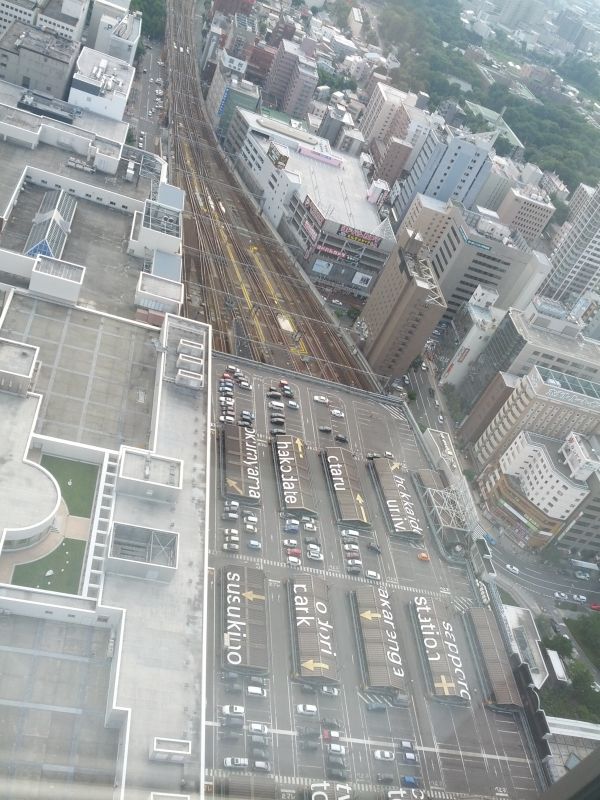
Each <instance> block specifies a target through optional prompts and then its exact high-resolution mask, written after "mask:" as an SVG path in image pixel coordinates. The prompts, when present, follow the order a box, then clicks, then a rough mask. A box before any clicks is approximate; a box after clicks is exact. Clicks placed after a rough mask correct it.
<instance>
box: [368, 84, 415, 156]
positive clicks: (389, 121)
mask: <svg viewBox="0 0 600 800" xmlns="http://www.w3.org/2000/svg"><path fill="white" fill-rule="evenodd" d="M416 101H417V95H416V94H407V93H406V92H401V91H400V89H395V88H394V87H393V86H389V85H388V84H387V83H377V84H376V85H375V88H374V89H373V93H372V94H371V97H370V99H369V102H368V103H367V107H366V108H365V113H364V114H363V117H362V119H361V122H360V129H361V131H362V134H363V136H364V137H365V141H367V142H370V141H371V140H372V139H384V138H385V137H386V136H387V135H389V133H390V128H391V127H392V125H393V122H394V118H395V116H396V112H397V111H398V109H399V108H400V106H401V104H402V103H407V104H408V105H414V104H415V103H416Z"/></svg>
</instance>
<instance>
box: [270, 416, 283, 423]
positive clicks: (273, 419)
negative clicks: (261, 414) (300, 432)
mask: <svg viewBox="0 0 600 800" xmlns="http://www.w3.org/2000/svg"><path fill="white" fill-rule="evenodd" d="M271 425H285V419H283V417H271Z"/></svg>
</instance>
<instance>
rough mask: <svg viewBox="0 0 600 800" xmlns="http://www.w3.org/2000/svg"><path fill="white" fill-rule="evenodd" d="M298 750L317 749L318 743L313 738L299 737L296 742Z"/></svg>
mask: <svg viewBox="0 0 600 800" xmlns="http://www.w3.org/2000/svg"><path fill="white" fill-rule="evenodd" d="M298 747H299V748H300V750H318V749H319V743H318V742H317V741H315V740H314V739H301V740H300V742H299V743H298Z"/></svg>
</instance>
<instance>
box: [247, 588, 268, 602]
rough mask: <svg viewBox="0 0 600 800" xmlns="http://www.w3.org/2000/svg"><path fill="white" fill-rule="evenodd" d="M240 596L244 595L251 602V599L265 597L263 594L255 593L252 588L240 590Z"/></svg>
mask: <svg viewBox="0 0 600 800" xmlns="http://www.w3.org/2000/svg"><path fill="white" fill-rule="evenodd" d="M242 597H245V598H246V600H250V602H252V601H253V600H264V599H265V596H264V594H256V592H253V591H252V589H250V591H249V592H242Z"/></svg>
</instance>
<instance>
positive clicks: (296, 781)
mask: <svg viewBox="0 0 600 800" xmlns="http://www.w3.org/2000/svg"><path fill="white" fill-rule="evenodd" d="M233 774H235V775H242V776H244V777H250V776H252V775H255V773H253V772H249V771H246V770H235V772H234V771H233V770H225V769H205V770H204V776H205V778H213V779H214V778H230V777H231V776H232V775H233ZM270 777H271V778H273V779H274V780H275V781H277V783H279V784H280V785H281V786H295V787H300V786H310V785H311V784H312V783H316V782H317V781H319V780H322V779H319V778H305V777H303V776H300V775H298V776H293V775H277V774H271V776H270ZM352 788H353V789H355V790H357V791H361V792H376V791H377V790H378V789H380V788H381V787H379V786H377V785H375V784H373V783H362V782H355V781H352ZM448 800H450V795H448Z"/></svg>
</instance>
